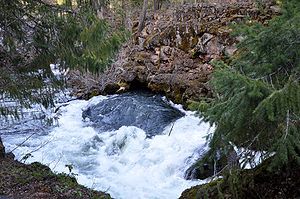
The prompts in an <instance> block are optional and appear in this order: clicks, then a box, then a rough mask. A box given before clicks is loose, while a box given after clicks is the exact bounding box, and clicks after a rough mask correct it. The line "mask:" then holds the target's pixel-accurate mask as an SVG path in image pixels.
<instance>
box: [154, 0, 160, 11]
mask: <svg viewBox="0 0 300 199" xmlns="http://www.w3.org/2000/svg"><path fill="white" fill-rule="evenodd" d="M153 9H154V10H158V9H159V0H153Z"/></svg>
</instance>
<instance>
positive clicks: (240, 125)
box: [191, 0, 300, 169]
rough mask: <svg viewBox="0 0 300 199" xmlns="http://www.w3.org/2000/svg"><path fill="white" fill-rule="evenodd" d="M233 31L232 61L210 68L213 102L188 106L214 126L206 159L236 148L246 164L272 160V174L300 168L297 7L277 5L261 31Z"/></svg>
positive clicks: (250, 26)
mask: <svg viewBox="0 0 300 199" xmlns="http://www.w3.org/2000/svg"><path fill="white" fill-rule="evenodd" d="M235 28H236V30H237V31H236V32H235V35H241V36H243V37H244V39H243V40H242V41H241V42H240V43H239V44H238V49H239V55H238V57H235V58H233V59H232V60H231V61H230V62H229V63H227V64H226V63H224V62H218V63H216V64H215V65H216V67H218V69H217V70H216V71H215V72H214V73H213V75H212V79H211V80H210V84H211V85H212V87H213V89H214V91H215V99H214V100H213V102H210V103H207V101H206V102H205V101H203V102H200V103H193V104H192V106H191V107H192V108H194V109H197V110H198V111H199V114H200V116H202V117H203V118H204V121H206V122H210V123H211V124H215V125H216V129H215V132H214V133H213V134H212V135H211V136H210V137H209V138H210V139H209V141H210V144H209V145H210V147H211V150H210V152H209V153H208V154H209V155H207V156H206V158H208V157H209V158H210V159H216V158H217V156H219V155H220V154H226V153H227V152H228V151H230V150H232V149H233V147H234V146H236V147H237V148H240V149H243V150H242V151H243V153H241V156H242V158H243V159H244V160H245V161H248V162H250V163H253V161H254V157H253V156H251V155H253V151H256V152H259V153H260V154H263V155H264V158H267V157H270V156H273V158H272V160H273V161H272V164H271V168H273V169H275V168H280V167H281V166H283V165H288V163H289V162H291V161H297V162H298V163H299V164H300V2H299V1H298V0H289V1H282V5H281V15H280V16H277V17H274V18H273V19H272V20H270V21H269V23H268V25H267V26H266V25H262V24H259V23H256V22H253V21H252V22H251V21H249V22H247V23H246V24H239V25H237V26H236V27H235ZM247 149H249V150H247ZM246 151H248V152H249V151H251V153H247V152H246Z"/></svg>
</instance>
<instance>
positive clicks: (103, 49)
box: [0, 0, 126, 118]
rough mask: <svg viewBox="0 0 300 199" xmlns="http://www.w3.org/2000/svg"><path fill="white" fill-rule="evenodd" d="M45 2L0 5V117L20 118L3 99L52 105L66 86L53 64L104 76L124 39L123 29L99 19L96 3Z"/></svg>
mask: <svg viewBox="0 0 300 199" xmlns="http://www.w3.org/2000/svg"><path fill="white" fill-rule="evenodd" d="M47 2H48V1H47ZM47 2H46V1H42V0H34V1H32V0H11V1H0V10H1V12H0V96H1V98H0V100H1V102H0V117H2V116H8V115H11V116H13V117H14V118H18V117H19V114H18V110H17V108H16V107H14V106H7V104H5V103H3V101H4V100H5V99H12V100H16V101H18V102H19V105H20V107H25V108H29V107H31V105H32V104H34V103H39V104H42V105H44V106H45V107H46V108H47V107H49V106H53V92H54V91H55V90H56V89H62V88H63V87H64V84H63V82H62V81H58V80H57V79H56V78H55V77H54V75H53V74H52V73H51V70H50V67H49V64H50V63H60V65H61V67H70V68H76V69H80V70H82V71H90V72H94V73H97V72H103V71H104V69H105V68H106V67H107V66H109V65H110V64H111V62H112V59H113V57H114V56H115V54H116V53H117V51H118V49H119V47H120V45H121V44H122V42H124V41H125V39H126V34H125V31H124V28H123V27H120V28H119V29H112V28H111V27H110V26H109V25H108V24H107V23H106V21H105V20H104V19H99V18H98V17H97V9H99V8H98V7H97V8H95V7H94V3H95V0H85V1H82V0H78V1H76V2H75V1H70V0H65V1H63V2H64V3H63V4H62V5H57V4H53V3H47ZM45 80H46V81H45Z"/></svg>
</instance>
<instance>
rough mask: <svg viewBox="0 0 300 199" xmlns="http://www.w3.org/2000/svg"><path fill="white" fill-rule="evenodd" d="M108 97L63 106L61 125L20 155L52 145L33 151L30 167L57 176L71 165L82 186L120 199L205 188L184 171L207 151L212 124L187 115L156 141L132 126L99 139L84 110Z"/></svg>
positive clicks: (168, 195) (175, 195) (172, 195)
mask: <svg viewBox="0 0 300 199" xmlns="http://www.w3.org/2000/svg"><path fill="white" fill-rule="evenodd" d="M106 98H107V97H103V96H98V97H94V98H92V99H91V100H89V101H83V100H76V101H72V102H70V103H69V105H68V106H65V107H62V108H61V110H60V111H61V116H60V118H59V120H58V123H59V126H58V127H56V128H54V129H53V130H52V131H51V132H50V133H49V134H48V135H46V136H39V137H36V138H35V139H33V140H30V141H29V142H28V144H27V145H28V146H27V147H25V146H24V147H20V148H18V149H17V150H18V152H17V154H26V152H29V151H30V150H32V149H33V148H34V147H33V146H36V145H38V143H47V144H46V145H45V146H44V147H43V148H41V149H39V150H38V151H36V152H33V153H32V155H33V157H32V158H30V159H28V162H33V161H41V162H42V163H44V164H47V165H49V166H50V168H51V169H53V170H54V171H57V172H66V173H68V168H66V167H65V165H66V164H72V165H73V167H74V169H73V172H74V173H77V174H78V177H77V178H78V182H79V183H81V184H84V185H86V186H88V187H91V188H95V189H98V190H102V191H105V190H108V193H110V194H111V195H112V197H114V198H117V199H119V198H120V199H121V198H124V199H128V198H135V199H145V198H146V199H155V198H159V199H164V198H165V199H169V198H171V199H172V198H178V197H179V196H180V194H181V192H182V191H183V190H184V189H186V188H189V187H190V186H193V185H196V184H199V183H200V182H199V181H187V180H185V179H184V172H185V170H186V169H187V168H188V167H189V166H190V164H191V163H190V161H188V159H189V158H193V157H192V156H193V154H194V153H195V151H196V150H197V149H199V147H201V146H202V147H204V146H203V145H204V143H205V138H204V136H206V135H207V133H208V129H209V125H208V124H205V123H202V124H200V119H199V118H197V117H195V116H193V114H191V112H187V115H186V116H185V117H183V118H180V119H178V120H177V121H176V122H175V123H174V124H170V125H169V126H168V127H167V128H166V129H165V130H164V133H163V134H162V135H157V136H154V137H152V138H151V139H150V138H146V133H145V132H144V131H143V130H142V129H139V128H137V127H133V126H123V127H121V128H120V129H118V130H116V131H111V132H104V133H101V134H100V133H98V132H97V131H96V130H95V129H93V128H92V127H90V126H88V122H86V121H83V120H82V110H83V109H85V108H86V107H88V106H90V105H93V104H97V103H98V102H100V101H101V100H103V99H106ZM182 111H183V110H182ZM172 126H173V127H172ZM171 128H172V131H171V133H170V130H171ZM169 133H170V136H168V134H169ZM12 145H13V144H12ZM12 145H11V146H9V147H13V146H12ZM196 155H197V154H196ZM198 155H199V154H198ZM19 158H21V157H20V155H19Z"/></svg>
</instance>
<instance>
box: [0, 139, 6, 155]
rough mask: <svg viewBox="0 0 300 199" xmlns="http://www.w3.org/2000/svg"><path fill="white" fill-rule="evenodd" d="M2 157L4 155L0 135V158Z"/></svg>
mask: <svg viewBox="0 0 300 199" xmlns="http://www.w3.org/2000/svg"><path fill="white" fill-rule="evenodd" d="M4 157H5V148H4V145H3V143H2V140H1V137H0V158H4Z"/></svg>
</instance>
